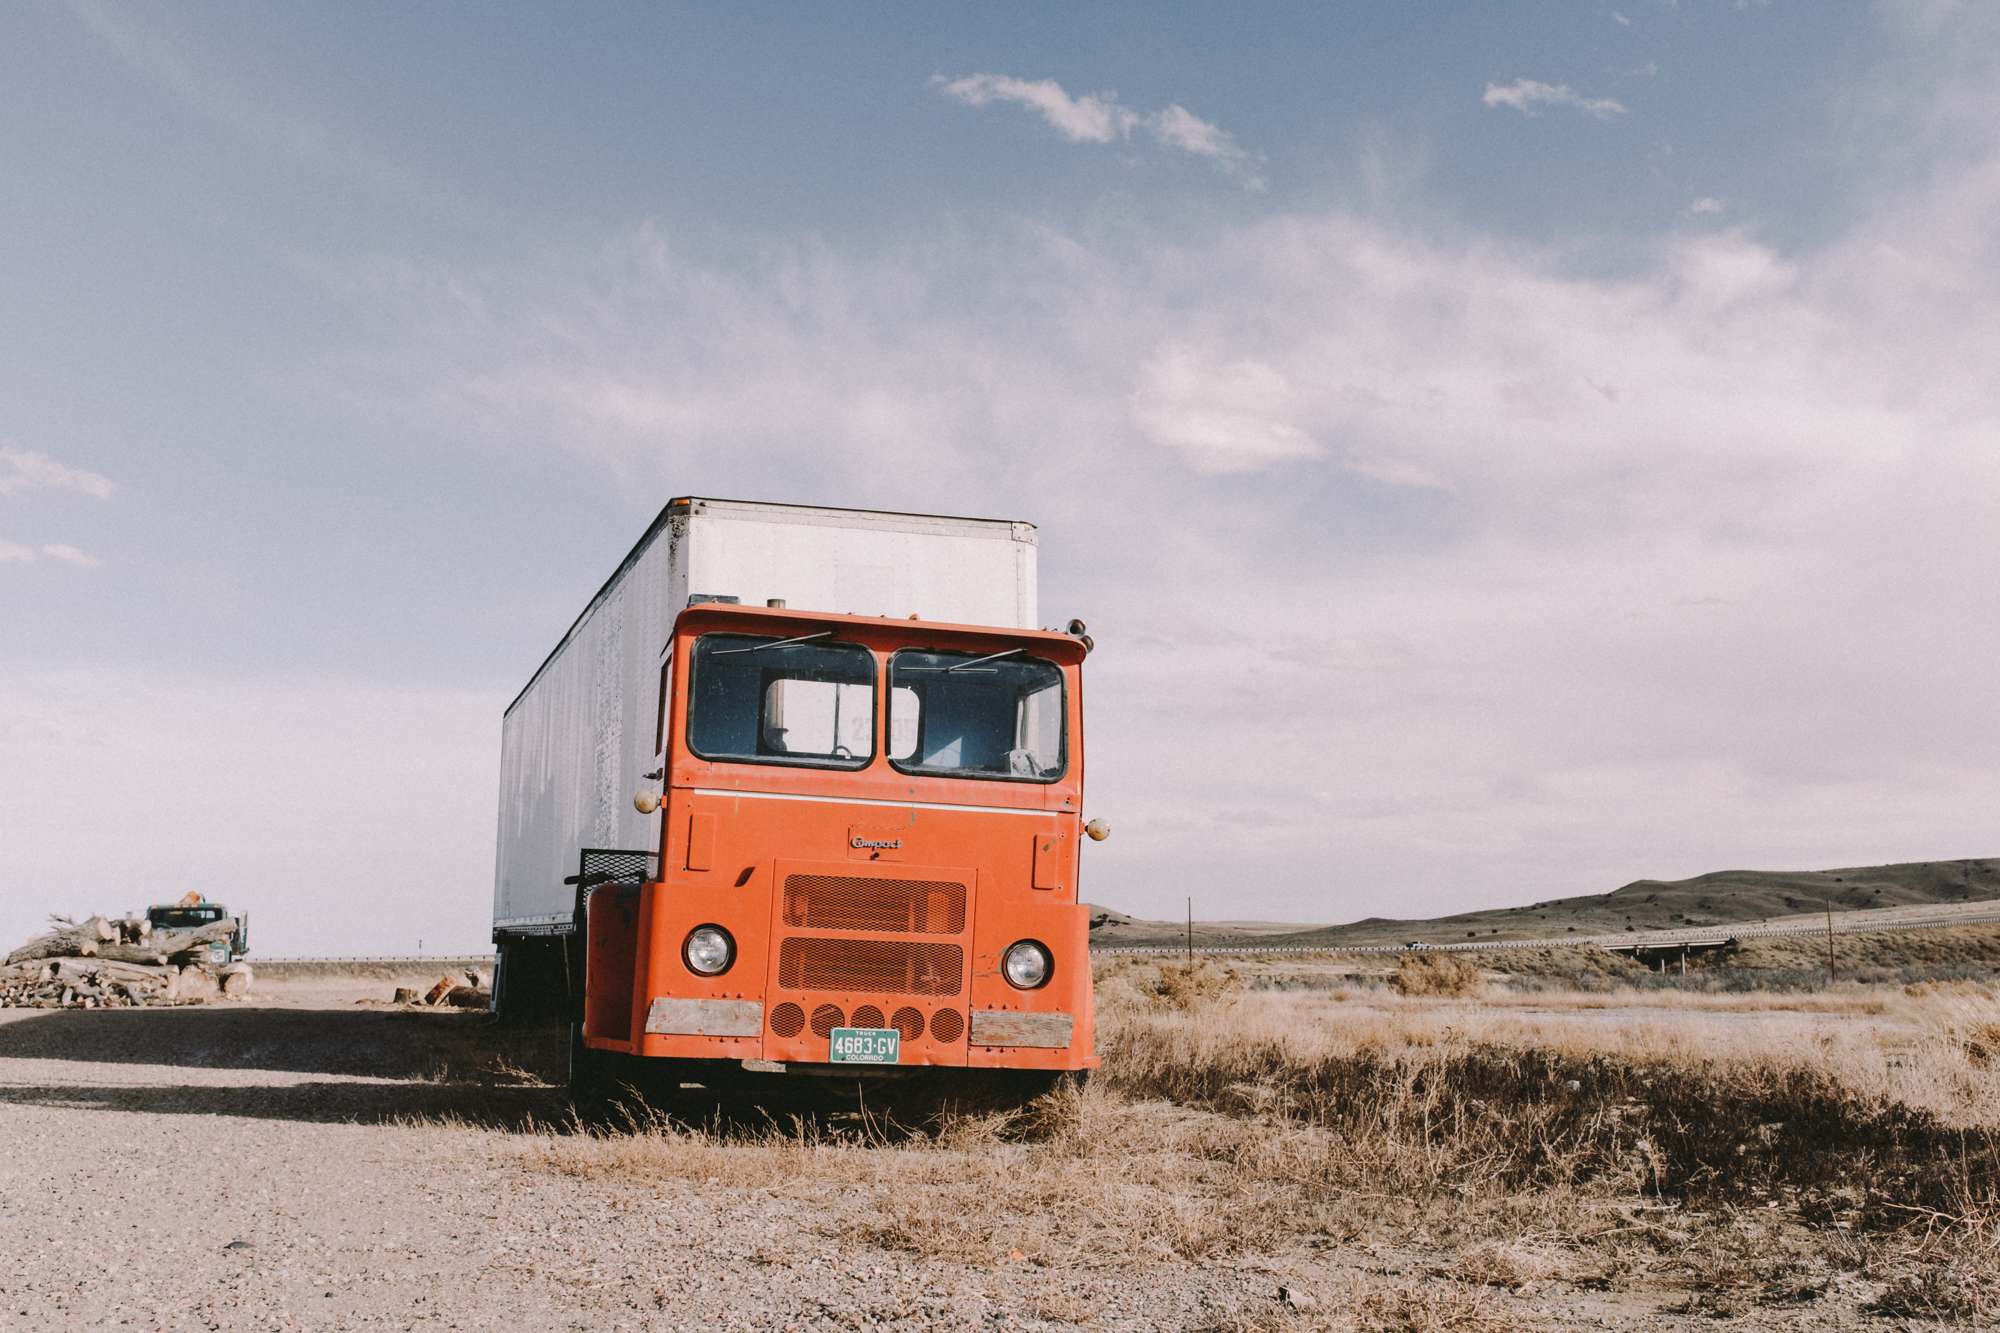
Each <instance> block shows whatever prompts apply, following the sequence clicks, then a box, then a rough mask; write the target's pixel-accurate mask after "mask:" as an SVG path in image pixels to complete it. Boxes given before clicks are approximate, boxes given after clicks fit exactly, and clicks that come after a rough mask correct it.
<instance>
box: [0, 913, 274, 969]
mask: <svg viewBox="0 0 2000 1333" xmlns="http://www.w3.org/2000/svg"><path fill="white" fill-rule="evenodd" d="M106 932H109V933H108V934H107V933H106ZM235 933H236V921H235V918H233V917H224V918H223V919H222V920H220V921H211V922H209V923H208V924H207V925H205V926H196V927H193V928H191V929H188V930H159V931H152V932H149V933H148V936H147V939H146V941H145V943H143V944H120V943H118V928H117V927H116V926H114V925H112V924H111V923H110V922H109V921H106V920H105V919H104V918H103V917H101V916H94V917H91V918H90V920H88V921H85V922H83V923H82V924H81V925H75V924H71V923H69V922H61V923H59V924H58V926H57V928H56V929H55V930H52V931H50V932H49V933H48V934H46V935H38V936H36V937H35V938H34V939H32V940H29V941H28V942H27V943H26V944H24V945H22V946H21V947H20V948H18V949H16V950H14V952H12V953H10V954H8V955H7V961H8V962H10V963H18V962H22V961H24V960H27V959H32V958H116V959H118V960H119V961H121V962H126V963H164V962H166V961H167V960H168V959H170V958H175V957H178V956H179V955H181V954H184V953H195V952H198V951H200V950H202V949H204V948H206V947H207V946H208V945H210V944H213V943H214V942H215V941H217V940H226V939H228V938H229V937H230V936H231V935H234V934H235Z"/></svg>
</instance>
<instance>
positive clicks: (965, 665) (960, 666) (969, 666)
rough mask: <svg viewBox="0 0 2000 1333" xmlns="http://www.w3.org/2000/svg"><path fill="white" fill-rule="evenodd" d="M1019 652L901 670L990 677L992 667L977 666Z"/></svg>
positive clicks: (1008, 651)
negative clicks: (967, 673) (963, 672)
mask: <svg viewBox="0 0 2000 1333" xmlns="http://www.w3.org/2000/svg"><path fill="white" fill-rule="evenodd" d="M1020 651H1021V650H1020V649H1019V648H1009V649H1006V650H1005V651H1004V652H998V653H988V654H986V656H984V657H975V658H973V659H972V660H971V661H969V662H959V663H956V664H954V665H952V666H948V667H903V668H902V670H904V671H942V672H944V674H945V675H947V676H949V675H950V674H951V673H952V672H954V671H970V672H972V674H973V675H975V676H990V675H992V674H993V668H992V667H983V668H982V667H980V665H979V664H980V663H981V662H995V661H998V660H999V659H1001V658H1003V657H1012V656H1013V655H1014V654H1016V653H1018V652H1020Z"/></svg>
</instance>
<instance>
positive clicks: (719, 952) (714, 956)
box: [681, 926, 736, 977]
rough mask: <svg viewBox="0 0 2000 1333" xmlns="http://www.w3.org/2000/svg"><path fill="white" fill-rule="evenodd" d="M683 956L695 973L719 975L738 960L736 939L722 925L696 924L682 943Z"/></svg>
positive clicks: (705, 975)
mask: <svg viewBox="0 0 2000 1333" xmlns="http://www.w3.org/2000/svg"><path fill="white" fill-rule="evenodd" d="M681 957H682V958H684V959H686V960H687V965H688V971H690V972H693V973H694V974H695V975H697V976H703V977H719V976H721V975H722V974H723V973H724V972H727V971H728V970H729V965H730V964H731V963H733V962H735V961H736V941H735V940H732V939H730V938H729V932H728V931H726V930H724V929H723V928H722V927H721V926H696V927H695V928H694V929H693V930H691V931H689V932H688V937H687V943H685V944H683V945H681Z"/></svg>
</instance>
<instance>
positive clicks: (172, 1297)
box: [0, 981, 1310, 1330]
mask: <svg viewBox="0 0 2000 1333" xmlns="http://www.w3.org/2000/svg"><path fill="white" fill-rule="evenodd" d="M366 988H367V990H368V992H369V993H370V994H374V993H378V992H380V993H386V987H385V986H384V985H383V984H382V983H379V982H372V981H371V982H369V983H366ZM354 991H355V987H353V986H351V985H350V986H349V987H348V988H347V990H346V992H345V996H342V995H340V994H339V993H338V990H337V988H336V987H331V986H327V985H321V986H319V987H317V988H314V989H311V990H303V991H298V990H295V991H291V992H289V993H283V994H275V995H273V994H267V995H265V996H264V997H261V998H260V999H259V1000H257V1001H254V1002H251V1003H248V1004H240V1005H236V1004H232V1005H222V1006H211V1007H204V1008H186V1009H160V1010H124V1011H111V1012H95V1011H84V1012H74V1011H73V1012H44V1011H24V1010H10V1011H6V1012H0V1143H4V1145H5V1149H6V1151H5V1152H4V1153H0V1327H9V1328H15V1327H18V1328H24V1329H26V1328H44V1329H98V1328H170V1329H182V1328H188V1329H204V1328H206V1329H232V1330H233V1329H265V1328H268V1329H289V1328H398V1329H401V1328H418V1327H424V1328H467V1329H471V1328H492V1327H498V1326H502V1325H505V1326H509V1327H516V1328H549V1329H558V1328H561V1329H572V1328H573V1329H586V1328H588V1329H605V1328H617V1329H624V1328H632V1329H640V1328H644V1329H683V1328H685V1329H710V1328H732V1329H733V1328H740V1329H821V1328H828V1329H833V1328H862V1327H876V1326H886V1327H902V1328H933V1327H959V1328H970V1327H988V1328H992V1327H1008V1328H1070V1327H1074V1326H1076V1325H1077V1324H1079V1323H1085V1324H1087V1325H1088V1326H1091V1327H1097V1328H1201V1327H1230V1326H1240V1325H1241V1324H1243V1323H1245V1322H1247V1321H1250V1320H1254V1319H1256V1318H1257V1317H1259V1316H1260V1315H1266V1314H1273V1313H1275V1314H1277V1315H1279V1316H1281V1317H1282V1316H1284V1315H1285V1314H1287V1312H1288V1310H1289V1307H1287V1306H1286V1305H1285V1304H1284V1303H1283V1302H1281V1301H1280V1300H1279V1299H1278V1289H1279V1287H1280V1286H1281V1285H1283V1284H1286V1283H1288V1282H1289V1283H1290V1284H1291V1285H1292V1286H1293V1287H1294V1288H1299V1287H1301V1284H1302V1283H1303V1282H1306V1281H1308V1280H1310V1278H1309V1275H1306V1274H1303V1273H1301V1272H1300V1271H1298V1269H1299V1265H1297V1264H1279V1263H1273V1262H1269V1261H1264V1260H1256V1259H1253V1260H1250V1261H1246V1262H1234V1261H1225V1262H1222V1263H1220V1264H1218V1265H1215V1266H1212V1267H1207V1266H1205V1267H1193V1266H1188V1265H1181V1264H1169V1263H1158V1262H1151V1263H1148V1262H1140V1261H1135V1262H1134V1263H1133V1264H1131V1265H1129V1266H1128V1265H1119V1266H1118V1267H1116V1268H1097V1269H1079V1270H1073V1271H1061V1270H1058V1269H1055V1268H1045V1267H1040V1266H1036V1265H1031V1264H1016V1265H1004V1264H1003V1265H1001V1266H998V1267H994V1268H986V1267H973V1266H969V1265H963V1264H955V1263H950V1262H939V1261H935V1260H923V1259H919V1258H916V1257H914V1256H911V1255H908V1254H905V1253H900V1252H890V1251H885V1250H881V1249H876V1248H872V1247H870V1246H869V1245H866V1244H862V1243H843V1242H842V1240H841V1238H840V1232H841V1231H842V1229H843V1227H844V1226H846V1225H850V1224H851V1225H853V1226H856V1227H858V1226H862V1225H865V1224H866V1223H867V1222H868V1221H869V1220H870V1218H869V1216H868V1212H867V1210H868V1209H870V1208H872V1207H873V1206H874V1201H873V1196H872V1195H871V1194H868V1193H867V1192H865V1191H861V1190H853V1191H848V1190H843V1189H842V1187H841V1186H840V1184H839V1183H838V1182H826V1183H825V1184H824V1185H823V1186H816V1187H808V1188H807V1189H806V1190H804V1191H800V1190H797V1189H790V1188H788V1189H785V1190H783V1191H777V1190H772V1189H748V1190H746V1189H739V1188H718V1189H716V1190H713V1191H704V1190H701V1189H692V1188H689V1187H687V1186H685V1185H672V1186H662V1185H661V1184H659V1183H655V1184H652V1185H650V1186H647V1185H640V1184H635V1183H632V1182H627V1181H622V1180H619V1179H616V1178H610V1179H605V1178H598V1179H578V1178H575V1177H571V1176H565V1175H562V1174H559V1173H551V1172H549V1171H546V1170H537V1169H535V1168H534V1166H533V1164H532V1162H531V1160H530V1158H531V1152H530V1148H531V1145H532V1144H533V1143H535V1142H537V1141H538V1140H537V1139H536V1138H535V1137H534V1136H533V1135H531V1134H530V1133H527V1132H524V1131H525V1130H527V1129H528V1128H529V1127H530V1126H532V1125H533V1124H534V1123H535V1122H536V1121H537V1120H542V1121H547V1120H550V1119H553V1118H555V1117H557V1116H559V1115H560V1112H561V1104H560V1101H559V1099H558V1098H557V1097H556V1095H555V1094H554V1093H553V1092H552V1091H551V1090H550V1089H549V1088H547V1087H546V1086H536V1085H535V1082H534V1081H533V1079H532V1073H531V1072H530V1073H529V1074H528V1075H526V1076H524V1074H523V1072H522V1071H521V1069H520V1068H519V1065H520V1064H522V1063H525V1064H527V1065H528V1066H529V1067H530V1070H531V1071H532V1067H533V1065H535V1064H536V1063H546V1062H547V1061H548V1060H549V1059H550V1058H551V1055H550V1051H549V1049H548V1048H549V1046H550V1045H552V1043H546V1042H545V1043H541V1044H539V1045H537V1044H536V1043H532V1042H530V1043H528V1044H527V1047H526V1048H522V1047H521V1046H519V1045H518V1044H517V1045H516V1046H515V1047H513V1048H510V1049H507V1050H504V1051H498V1052H496V1050H495V1048H494V1046H493V1037H494V1029H492V1028H491V1027H490V1026H488V1025H487V1023H486V1020H485V1018H484V1016H482V1015H473V1014H456V1013H408V1012H400V1011H394V1010H387V1009H385V1008H383V1007H380V1006H359V1005H356V1004H355V1003H354V1002H353V1001H352V999H351V998H347V997H351V996H352V995H353V994H354ZM343 1001H344V1002H343ZM496 1054H497V1055H498V1056H500V1057H501V1058H499V1059H497V1060H496ZM440 1117H449V1118H451V1119H450V1121H449V1122H441V1121H440V1119H439V1118H440ZM1154 1270H1158V1271H1154Z"/></svg>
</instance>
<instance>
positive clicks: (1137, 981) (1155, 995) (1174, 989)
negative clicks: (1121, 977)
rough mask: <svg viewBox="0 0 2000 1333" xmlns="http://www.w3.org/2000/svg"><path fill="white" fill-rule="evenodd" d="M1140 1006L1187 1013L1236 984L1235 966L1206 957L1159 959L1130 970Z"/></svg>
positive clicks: (1219, 997)
mask: <svg viewBox="0 0 2000 1333" xmlns="http://www.w3.org/2000/svg"><path fill="white" fill-rule="evenodd" d="M1129 980H1130V986H1131V990H1132V992H1133V993H1134V994H1135V996H1136V998H1137V999H1138V1001H1139V1003H1140V1005H1141V1007H1144V1008H1151V1009H1170V1010H1173V1011H1174V1012H1176V1013H1186V1012H1188V1011H1189V1010H1193V1009H1199V1008H1201V1007H1203V1006H1205V1005H1208V1004H1211V1003H1213V1002H1214V1001H1216V1000H1219V999H1221V998H1222V997H1223V996H1225V995H1227V994H1228V993H1229V992H1230V991H1232V990H1234V989H1235V988H1236V969H1235V968H1233V967H1225V966H1222V965H1221V964H1218V963H1215V962H1213V961H1211V960H1210V959H1207V958H1197V959H1195V960H1194V961H1193V962H1182V963H1161V964H1158V965H1157V966H1151V967H1145V968H1138V969H1134V970H1133V971H1132V972H1131V973H1130V974H1129Z"/></svg>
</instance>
